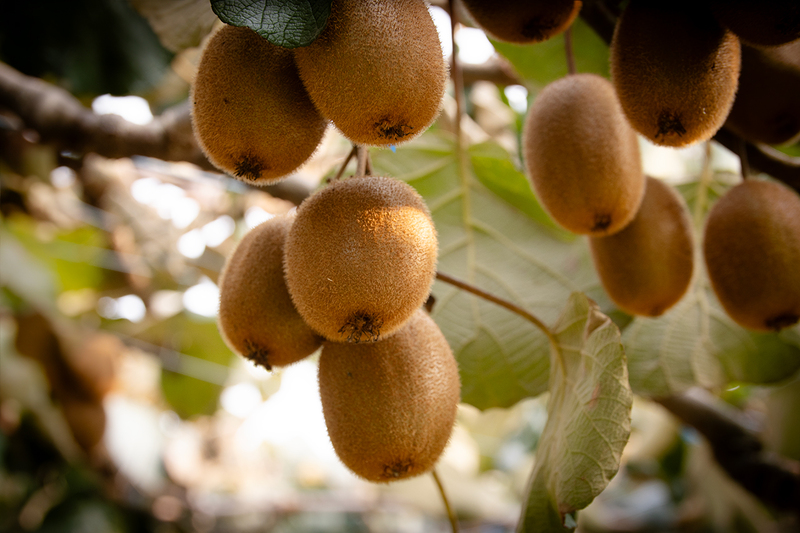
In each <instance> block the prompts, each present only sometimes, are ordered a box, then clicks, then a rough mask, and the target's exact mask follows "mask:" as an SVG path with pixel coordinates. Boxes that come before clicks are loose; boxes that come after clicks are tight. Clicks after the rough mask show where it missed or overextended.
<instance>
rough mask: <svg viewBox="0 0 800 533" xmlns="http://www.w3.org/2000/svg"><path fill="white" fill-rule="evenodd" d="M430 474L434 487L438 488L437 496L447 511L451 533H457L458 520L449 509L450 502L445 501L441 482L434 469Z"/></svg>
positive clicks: (445, 495) (445, 496) (451, 509)
mask: <svg viewBox="0 0 800 533" xmlns="http://www.w3.org/2000/svg"><path fill="white" fill-rule="evenodd" d="M431 474H432V475H433V480H434V481H435V482H436V486H437V487H438V488H439V494H441V495H442V501H443V502H444V508H445V510H446V511H447V518H448V519H449V520H450V527H451V528H453V533H458V518H456V515H455V513H454V512H453V508H452V507H450V502H449V501H448V499H447V493H446V492H445V491H444V485H442V480H441V479H439V474H437V473H436V469H433V470H431Z"/></svg>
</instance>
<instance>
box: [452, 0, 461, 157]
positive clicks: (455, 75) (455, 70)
mask: <svg viewBox="0 0 800 533" xmlns="http://www.w3.org/2000/svg"><path fill="white" fill-rule="evenodd" d="M449 3H450V35H451V38H452V45H453V54H452V56H451V65H450V78H451V79H452V80H453V87H454V91H455V98H456V117H455V129H456V139H457V141H458V143H459V147H460V145H461V116H462V115H463V114H464V78H463V76H462V73H461V65H460V64H459V62H458V45H457V44H456V31H457V29H458V17H456V15H455V2H454V0H449Z"/></svg>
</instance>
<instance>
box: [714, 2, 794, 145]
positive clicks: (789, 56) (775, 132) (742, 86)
mask: <svg viewBox="0 0 800 533" xmlns="http://www.w3.org/2000/svg"><path fill="white" fill-rule="evenodd" d="M798 5H800V3H798ZM798 95H800V40H799V41H797V42H795V43H790V44H787V45H784V46H781V47H776V48H766V49H764V48H754V47H751V46H748V45H745V44H743V45H742V72H741V74H740V76H739V91H738V92H737V93H736V100H734V102H733V107H732V108H731V112H730V114H729V115H728V119H727V121H726V122H725V126H726V127H727V128H728V129H730V130H732V131H733V132H735V133H737V134H738V135H739V136H741V137H742V138H744V139H747V140H748V141H752V142H761V143H766V144H791V143H793V142H795V141H796V140H797V139H800V96H798Z"/></svg>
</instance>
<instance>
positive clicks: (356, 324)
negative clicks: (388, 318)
mask: <svg viewBox="0 0 800 533" xmlns="http://www.w3.org/2000/svg"><path fill="white" fill-rule="evenodd" d="M382 326H383V320H381V319H380V318H378V317H376V316H374V315H372V314H370V313H367V312H363V311H359V312H357V313H355V314H353V315H352V316H351V317H350V318H349V319H347V322H345V323H344V326H342V327H341V328H340V329H339V333H341V334H342V335H347V339H346V340H347V342H361V341H362V340H364V341H366V342H375V341H377V340H378V338H379V337H380V334H381V327H382ZM362 337H365V338H364V339H362Z"/></svg>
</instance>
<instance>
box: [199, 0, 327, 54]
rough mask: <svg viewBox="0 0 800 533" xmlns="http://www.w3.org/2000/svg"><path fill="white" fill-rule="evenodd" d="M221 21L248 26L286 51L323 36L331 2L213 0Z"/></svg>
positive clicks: (212, 6) (213, 6) (320, 0)
mask: <svg viewBox="0 0 800 533" xmlns="http://www.w3.org/2000/svg"><path fill="white" fill-rule="evenodd" d="M211 8H212V9H213V10H214V13H216V14H217V16H218V17H219V18H220V19H222V22H225V23H227V24H231V25H233V26H247V27H248V28H250V29H251V30H253V31H255V32H256V33H258V34H259V35H260V36H262V37H263V38H265V39H267V40H268V41H269V42H271V43H272V44H275V45H278V46H283V47H284V48H297V47H299V46H308V45H309V44H311V43H312V42H314V39H316V38H317V36H318V35H319V34H320V33H322V30H323V29H324V28H325V24H326V23H327V22H328V16H329V15H330V14H331V0H248V1H247V2H242V1H241V0H211Z"/></svg>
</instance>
